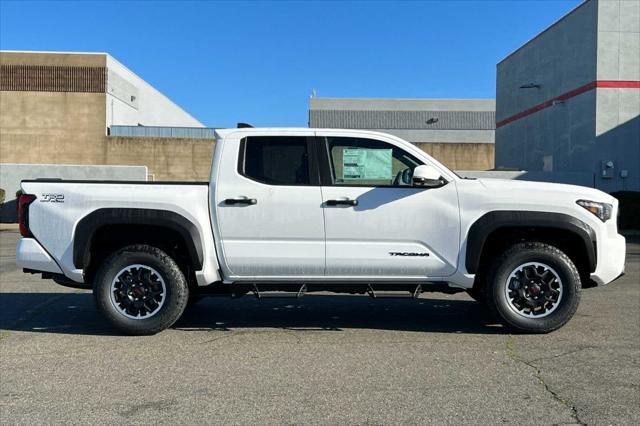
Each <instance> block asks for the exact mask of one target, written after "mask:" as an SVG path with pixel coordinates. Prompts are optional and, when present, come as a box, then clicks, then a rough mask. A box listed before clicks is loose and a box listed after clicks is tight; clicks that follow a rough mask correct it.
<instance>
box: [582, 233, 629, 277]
mask: <svg viewBox="0 0 640 426" xmlns="http://www.w3.org/2000/svg"><path fill="white" fill-rule="evenodd" d="M626 252H627V247H626V240H625V238H624V237H623V236H622V235H620V234H615V235H614V236H613V237H611V238H606V239H604V240H598V266H597V267H596V270H595V272H593V273H592V274H591V279H592V280H593V281H594V282H595V283H596V284H598V285H606V284H609V283H610V282H613V281H615V280H616V279H617V278H619V277H620V276H621V275H622V274H623V273H624V263H625V257H626Z"/></svg>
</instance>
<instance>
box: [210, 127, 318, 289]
mask: <svg viewBox="0 0 640 426" xmlns="http://www.w3.org/2000/svg"><path fill="white" fill-rule="evenodd" d="M311 135H312V133H308V134H304V133H301V134H295V133H294V134H289V135H286V136H282V135H274V136H268V135H265V136H251V134H249V135H248V136H245V137H238V138H234V137H233V136H232V135H231V136H229V137H227V138H225V141H224V145H223V147H222V149H223V150H222V153H221V159H220V161H219V162H218V165H217V166H218V168H219V170H220V172H219V176H218V179H217V183H216V184H215V191H216V196H215V203H216V204H215V206H214V208H215V211H216V216H217V218H216V220H215V222H217V224H218V227H219V235H220V240H221V241H220V242H219V243H220V245H219V246H220V247H221V249H222V254H223V256H221V257H222V259H221V261H222V262H221V264H222V267H223V269H224V271H223V272H224V275H225V276H227V277H230V278H233V279H235V280H243V279H244V280H250V279H273V280H276V279H285V280H286V279H299V278H314V277H315V278H322V277H323V276H324V267H325V264H324V263H325V253H324V218H323V215H322V208H321V207H320V206H321V204H322V196H321V192H320V186H319V176H318V169H317V162H316V156H315V153H316V149H315V147H314V146H313V138H312V137H311Z"/></svg>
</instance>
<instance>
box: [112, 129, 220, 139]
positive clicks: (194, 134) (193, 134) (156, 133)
mask: <svg viewBox="0 0 640 426" xmlns="http://www.w3.org/2000/svg"><path fill="white" fill-rule="evenodd" d="M214 132H215V129H213V128H207V127H158V126H111V127H109V135H110V136H127V137H148V138H186V139H215V133H214Z"/></svg>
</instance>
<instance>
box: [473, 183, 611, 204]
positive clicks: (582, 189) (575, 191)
mask: <svg viewBox="0 0 640 426" xmlns="http://www.w3.org/2000/svg"><path fill="white" fill-rule="evenodd" d="M478 181H479V182H480V184H481V185H482V186H484V187H485V188H487V189H488V190H489V191H492V192H498V193H514V192H517V193H519V194H521V193H523V192H531V194H534V193H535V192H536V191H540V192H544V193H546V194H555V195H564V196H567V197H571V198H576V199H588V200H591V201H600V202H604V203H613V202H614V201H615V198H614V197H612V196H611V195H609V194H607V193H606V192H602V191H600V190H598V189H594V188H588V187H586V186H578V185H566V184H561V183H549V182H533V181H526V180H512V179H478Z"/></svg>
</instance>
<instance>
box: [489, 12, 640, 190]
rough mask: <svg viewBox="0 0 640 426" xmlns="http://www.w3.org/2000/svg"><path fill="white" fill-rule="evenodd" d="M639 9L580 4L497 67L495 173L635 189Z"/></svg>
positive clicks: (639, 156)
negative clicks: (581, 177)
mask: <svg viewBox="0 0 640 426" xmlns="http://www.w3.org/2000/svg"><path fill="white" fill-rule="evenodd" d="M639 9H640V0H622V1H618V0H601V1H598V0H589V1H586V2H585V3H583V4H581V5H580V6H578V7H577V8H576V9H574V10H573V11H572V12H570V13H569V14H567V15H566V16H565V17H563V18H562V19H560V20H559V21H558V22H557V23H555V24H554V25H552V26H551V27H549V28H548V29H546V30H545V31H543V32H542V33H541V34H539V35H538V36H536V37H535V38H534V39H532V40H531V41H530V42H528V43H526V44H525V45H524V46H522V47H521V48H520V49H518V50H517V51H516V52H514V53H512V54H511V55H509V56H508V57H507V58H505V59H504V60H503V61H501V62H500V63H499V64H498V66H497V89H496V92H497V95H496V121H497V125H496V167H498V168H500V167H506V168H519V169H524V170H528V171H529V172H538V171H545V172H554V173H556V176H557V177H558V179H559V180H560V179H561V178H562V176H563V174H566V173H569V174H571V173H584V174H585V175H591V176H594V175H595V176H596V181H595V185H596V187H597V188H600V189H603V190H607V191H615V190H619V189H632V190H640V179H639V178H640V143H639V142H638V141H640V122H639V120H638V117H639V115H640V90H639V89H638V84H639V83H640V66H639V62H640V54H639V53H638V52H640V30H639V29H638V27H639V26H640V17H639V12H638V10H639ZM527 84H534V85H539V87H538V88H520V87H521V86H522V85H527ZM612 84H613V86H614V87H611V86H612ZM629 84H630V86H631V87H629V88H616V87H615V86H620V85H622V86H624V85H629ZM633 85H635V88H633ZM609 162H611V163H610V164H612V165H613V167H608V166H606V164H607V163H609ZM621 173H622V174H623V175H624V174H626V175H627V176H628V177H626V178H622V176H621Z"/></svg>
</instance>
